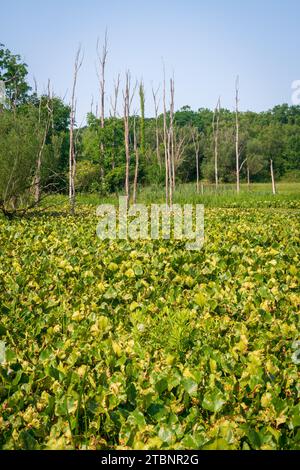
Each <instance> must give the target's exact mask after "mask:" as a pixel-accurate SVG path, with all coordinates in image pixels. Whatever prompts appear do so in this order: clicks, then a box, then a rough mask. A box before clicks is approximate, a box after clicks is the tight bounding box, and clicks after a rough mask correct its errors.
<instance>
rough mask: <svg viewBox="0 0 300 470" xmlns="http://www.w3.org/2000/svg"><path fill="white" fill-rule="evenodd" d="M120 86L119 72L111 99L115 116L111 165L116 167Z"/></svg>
mask: <svg viewBox="0 0 300 470" xmlns="http://www.w3.org/2000/svg"><path fill="white" fill-rule="evenodd" d="M119 88H120V74H118V77H117V81H114V97H113V99H112V98H111V99H110V103H111V111H110V115H111V117H112V118H113V151H112V159H111V167H112V169H114V168H115V163H116V117H117V107H118V97H119Z"/></svg>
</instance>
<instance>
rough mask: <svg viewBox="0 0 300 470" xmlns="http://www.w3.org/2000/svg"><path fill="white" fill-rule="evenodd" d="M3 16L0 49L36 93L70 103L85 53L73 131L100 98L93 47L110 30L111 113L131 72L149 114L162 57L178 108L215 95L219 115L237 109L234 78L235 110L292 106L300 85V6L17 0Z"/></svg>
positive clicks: (244, 1) (227, 0)
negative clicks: (119, 83) (49, 87)
mask: <svg viewBox="0 0 300 470" xmlns="http://www.w3.org/2000/svg"><path fill="white" fill-rule="evenodd" d="M0 11H1V13H0V20H1V29H0V42H2V43H4V44H5V46H6V47H8V48H9V49H11V50H12V51H13V52H14V53H19V54H21V55H22V57H23V59H24V60H25V61H26V62H27V64H28V66H29V72H30V81H31V82H32V77H33V76H35V77H36V79H37V81H38V84H39V88H40V90H43V88H44V87H45V86H46V83H47V79H48V78H50V79H51V82H52V84H53V88H54V90H55V92H56V94H58V95H60V96H62V97H63V96H64V95H66V100H67V101H68V100H69V98H70V93H69V91H70V89H71V85H72V73H73V62H74V55H75V52H76V49H77V47H78V44H79V43H81V44H82V47H83V49H84V53H85V58H84V63H83V66H82V69H81V71H80V76H79V83H78V88H77V99H78V116H77V121H78V123H80V121H81V120H82V119H84V117H85V115H86V113H87V112H88V111H89V110H90V103H91V97H92V96H94V102H95V101H96V100H98V99H99V92H98V88H99V87H98V81H97V76H96V72H95V64H96V41H97V37H99V38H100V41H101V42H102V41H103V37H104V32H105V28H106V27H107V29H108V36H109V56H108V62H107V96H106V100H107V111H108V105H109V95H110V93H111V91H112V84H113V78H114V77H116V75H117V74H118V73H119V72H120V73H121V74H122V77H123V76H124V72H125V70H126V69H127V68H128V69H130V71H131V73H132V76H133V78H137V79H140V78H141V77H143V79H144V82H145V87H146V114H147V115H151V114H152V113H153V103H152V97H151V85H152V83H153V85H154V87H157V86H158V85H159V83H161V82H162V58H163V59H164V62H165V65H166V75H167V77H169V76H170V75H172V74H173V72H174V75H175V107H176V108H177V109H178V108H180V107H181V106H183V105H186V104H189V105H190V106H191V107H192V108H193V109H198V108H199V107H210V108H212V107H213V106H215V104H216V101H217V99H218V96H219V95H221V100H222V106H224V107H227V108H230V109H231V108H233V106H234V82H235V77H236V75H237V74H239V76H240V97H241V109H243V110H246V109H250V110H257V111H261V110H266V109H269V108H271V107H273V106H274V105H275V104H279V103H283V102H286V103H289V104H291V83H292V81H293V80H297V79H300V32H299V19H300V2H299V0H285V1H284V0H251V1H250V0H239V1H238V0H223V1H221V0H160V1H159V0H148V1H141V0H139V1H135V0H123V1H121V0H106V1H102V0H80V1H79V0H51V1H50V0H49V1H48V2H46V1H41V0H40V1H37V0H26V1H24V0H14V2H10V3H9V2H5V3H4V2H2V5H1V10H0ZM66 93H67V94H66ZM134 107H137V104H134ZM120 109H121V106H120Z"/></svg>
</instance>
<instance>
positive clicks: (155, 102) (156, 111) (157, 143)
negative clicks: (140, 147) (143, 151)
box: [152, 87, 161, 168]
mask: <svg viewBox="0 0 300 470" xmlns="http://www.w3.org/2000/svg"><path fill="white" fill-rule="evenodd" d="M158 91H159V87H158V88H157V90H156V91H154V89H153V88H152V96H153V101H154V112H155V137H156V157H157V163H158V165H159V168H161V158H160V151H159V126H158V110H159V100H158V99H157V94H158Z"/></svg>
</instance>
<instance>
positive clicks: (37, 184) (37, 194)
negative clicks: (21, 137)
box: [33, 80, 53, 205]
mask: <svg viewBox="0 0 300 470" xmlns="http://www.w3.org/2000/svg"><path fill="white" fill-rule="evenodd" d="M47 93H48V94H47V101H46V108H47V113H48V114H47V118H46V123H45V127H44V131H43V134H42V140H41V145H40V148H39V151H38V155H37V160H36V170H35V175H34V180H33V187H34V202H35V204H36V205H37V204H39V202H40V199H41V167H42V156H43V152H44V148H45V145H46V139H47V135H48V131H49V128H50V123H51V120H52V114H53V110H52V108H51V106H50V102H51V96H50V80H49V81H48V92H47ZM41 106H42V97H41V98H40V102H39V124H40V123H41Z"/></svg>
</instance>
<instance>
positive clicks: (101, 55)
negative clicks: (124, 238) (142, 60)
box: [97, 30, 108, 183]
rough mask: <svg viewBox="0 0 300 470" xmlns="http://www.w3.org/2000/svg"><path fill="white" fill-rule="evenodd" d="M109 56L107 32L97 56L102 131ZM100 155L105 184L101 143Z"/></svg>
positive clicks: (102, 146) (102, 145)
mask: <svg viewBox="0 0 300 470" xmlns="http://www.w3.org/2000/svg"><path fill="white" fill-rule="evenodd" d="M107 54H108V37H107V30H106V31H105V36H104V44H103V47H102V53H100V50H99V39H98V40H97V55H98V61H99V68H100V73H98V78H99V83H100V124H101V129H104V117H105V66H106V60H107ZM100 153H101V160H100V162H101V163H100V175H101V180H102V183H103V179H104V167H103V157H104V144H103V142H101V145H100Z"/></svg>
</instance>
